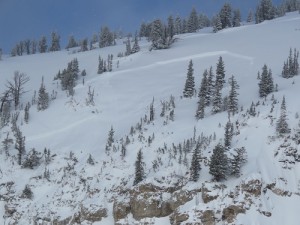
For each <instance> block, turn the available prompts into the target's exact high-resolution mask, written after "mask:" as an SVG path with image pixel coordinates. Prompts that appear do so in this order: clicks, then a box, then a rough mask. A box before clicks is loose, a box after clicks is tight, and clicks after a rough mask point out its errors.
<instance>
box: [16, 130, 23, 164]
mask: <svg viewBox="0 0 300 225" xmlns="http://www.w3.org/2000/svg"><path fill="white" fill-rule="evenodd" d="M14 135H15V138H16V141H15V149H17V151H18V164H19V165H22V159H23V155H24V154H25V136H23V134H22V132H21V130H20V128H19V127H16V128H15V129H14Z"/></svg>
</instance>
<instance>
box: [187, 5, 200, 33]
mask: <svg viewBox="0 0 300 225" xmlns="http://www.w3.org/2000/svg"><path fill="white" fill-rule="evenodd" d="M198 29H199V19H198V13H197V11H196V9H195V8H193V9H192V11H191V13H190V16H189V19H188V22H187V31H188V32H189V33H194V32H196V31H197V30H198Z"/></svg>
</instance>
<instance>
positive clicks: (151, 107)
mask: <svg viewBox="0 0 300 225" xmlns="http://www.w3.org/2000/svg"><path fill="white" fill-rule="evenodd" d="M149 120H150V121H153V120H154V97H153V100H152V102H151V104H150V119H149Z"/></svg>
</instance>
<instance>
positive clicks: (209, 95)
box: [206, 66, 214, 105]
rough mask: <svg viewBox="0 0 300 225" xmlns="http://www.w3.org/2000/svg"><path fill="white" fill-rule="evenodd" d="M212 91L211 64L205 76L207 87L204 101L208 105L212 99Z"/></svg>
mask: <svg viewBox="0 0 300 225" xmlns="http://www.w3.org/2000/svg"><path fill="white" fill-rule="evenodd" d="M213 93H214V72H213V68H212V66H211V67H210V69H209V72H208V77H207V87H206V94H207V95H206V103H207V105H209V104H210V103H211V101H212V96H213Z"/></svg>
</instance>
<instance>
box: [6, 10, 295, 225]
mask: <svg viewBox="0 0 300 225" xmlns="http://www.w3.org/2000/svg"><path fill="white" fill-rule="evenodd" d="M299 40H300V15H299V14H298V13H291V14H288V15H287V16H285V17H282V18H278V19H275V20H272V21H265V22H263V23H261V24H258V25H246V26H242V27H238V28H231V29H225V30H223V31H220V32H218V33H216V34H214V33H211V30H207V29H206V30H201V31H199V32H198V33H195V34H184V35H180V36H178V37H177V41H176V42H175V43H174V44H173V46H172V47H171V48H170V49H168V50H157V51H148V49H149V43H147V42H146V41H145V40H143V41H141V42H140V45H141V51H140V52H138V53H136V54H132V55H129V56H126V57H122V58H117V54H118V53H119V52H124V51H125V45H124V44H123V43H122V41H121V40H120V41H119V44H117V45H116V46H113V47H107V48H102V49H94V50H92V51H88V52H79V53H72V52H71V51H65V50H64V51H60V52H54V53H47V54H36V55H30V56H22V57H13V58H10V57H4V59H3V60H2V61H0V90H1V93H2V92H4V90H5V88H6V87H5V84H6V81H7V80H11V79H12V76H13V74H14V71H20V72H24V73H26V74H27V75H28V76H29V77H30V81H29V82H28V83H27V84H26V85H25V86H24V88H25V89H26V90H28V92H26V93H25V94H24V95H23V97H22V103H23V105H25V104H26V103H27V102H31V99H32V96H33V93H34V91H35V90H36V91H38V89H39V87H40V84H41V80H42V77H44V83H45V86H46V90H47V91H48V92H49V93H51V92H52V91H55V92H57V97H56V99H55V100H53V101H51V102H50V105H49V108H48V109H47V110H45V111H39V112H38V111H37V109H36V105H33V106H32V107H31V108H30V119H29V122H28V124H26V123H25V122H24V119H23V117H24V116H23V115H24V110H21V112H20V116H19V120H18V125H19V126H20V130H21V131H22V133H23V135H24V136H25V137H26V139H25V143H26V151H27V152H29V151H30V150H31V149H32V148H35V149H36V150H37V151H39V152H41V153H44V148H47V149H50V151H51V155H52V156H53V157H52V160H51V162H50V163H49V164H46V163H44V162H42V163H41V165H40V166H38V167H37V168H35V169H33V170H31V169H25V168H21V167H20V166H19V165H18V164H17V160H16V155H17V151H16V150H15V149H14V145H11V146H10V149H9V155H10V156H7V155H6V154H5V152H4V150H3V149H2V148H1V149H2V150H1V155H0V215H1V217H0V221H1V223H3V224H13V221H17V222H16V224H34V221H36V222H37V224H42V222H41V221H42V220H44V224H47V223H46V222H45V221H46V220H49V219H50V221H55V219H56V220H57V221H63V220H64V219H69V220H70V218H73V219H74V218H77V217H78V212H81V214H84V213H83V212H84V211H85V210H87V211H89V210H90V211H93V210H94V211H97V210H99V209H103V210H104V211H105V210H106V211H105V213H104V214H103V217H104V218H102V220H101V221H98V222H94V223H93V224H105V225H107V224H114V222H115V221H114V217H113V216H114V215H113V214H114V211H113V205H114V204H116V202H122V201H124V202H126V201H128V199H131V198H132V196H133V194H132V192H133V190H135V189H134V187H133V181H134V174H135V161H136V156H137V152H138V151H139V150H140V149H142V152H143V157H144V162H145V173H146V178H145V179H144V181H143V182H142V184H144V185H146V184H152V185H155V186H156V187H159V188H161V189H162V191H161V192H160V194H161V201H162V202H163V201H164V200H166V201H167V200H168V199H170V198H171V197H170V196H172V194H173V192H168V191H165V190H166V189H167V188H168V187H169V188H172V187H173V188H174V187H175V189H176V187H178V186H180V188H179V189H178V190H177V189H176V191H180V190H184V191H187V192H188V191H191V193H193V194H192V197H191V199H190V200H189V201H186V202H184V203H183V204H182V206H180V207H178V208H177V211H176V212H178V213H182V214H186V215H189V217H188V219H187V221H186V222H190V223H192V222H197V221H198V222H199V221H200V220H201V219H199V218H200V217H201V215H203V212H204V211H205V210H208V209H209V210H212V211H213V213H214V217H215V218H216V224H224V221H222V215H224V209H225V208H226V207H228V206H230V205H239V206H241V207H242V208H243V209H245V212H244V213H241V214H239V215H238V216H237V218H236V221H235V223H236V224H243V225H246V224H264V225H265V224H272V225H275V224H278V225H279V224H280V225H281V224H289V225H296V224H298V220H297V217H298V208H299V206H300V203H299V202H300V196H299V195H300V194H299V193H300V172H299V171H300V164H299V162H295V164H292V163H287V164H284V163H283V162H282V161H283V160H282V158H284V157H287V156H286V153H285V152H284V151H285V150H286V149H287V148H288V147H293V149H295V150H296V154H298V155H299V154H300V150H299V146H298V144H296V143H295V141H293V140H292V138H293V137H294V136H295V133H296V129H299V125H298V123H299V118H297V116H295V115H296V113H300V103H299V101H298V98H297V96H298V93H299V88H300V78H299V76H296V77H294V78H292V79H284V78H282V77H281V71H282V66H283V62H284V61H285V60H286V58H287V56H288V54H289V49H290V48H297V49H300V42H299ZM108 54H113V55H114V60H113V71H112V72H106V73H103V74H101V75H98V74H97V68H98V56H99V55H100V56H101V57H102V58H106V57H107V55H108ZM219 56H222V57H223V60H224V62H225V70H226V80H227V79H228V78H229V77H230V76H231V75H234V76H235V77H236V79H237V82H238V84H239V86H240V89H239V90H238V92H239V107H242V108H243V111H240V112H239V113H238V114H237V115H235V116H233V117H231V121H232V122H234V123H235V122H236V121H238V124H239V125H240V126H239V128H236V130H238V131H239V132H237V134H236V135H235V136H234V137H233V144H232V148H238V147H245V148H246V150H247V154H248V162H247V163H246V164H245V166H243V168H242V175H241V177H239V178H233V177H229V178H228V179H227V180H225V181H223V182H219V183H217V182H215V183H214V182H211V180H212V176H211V175H210V174H209V173H208V171H209V169H208V162H207V160H208V159H209V157H210V156H211V153H212V149H213V148H214V147H215V145H217V144H218V143H219V142H223V140H222V139H224V126H225V124H226V123H227V121H228V114H227V113H226V112H222V113H218V114H216V115H211V113H210V108H207V110H206V116H205V118H204V119H203V120H199V121H197V120H196V119H195V113H196V109H197V101H198V98H197V97H194V98H191V99H189V98H188V99H186V98H182V91H183V88H184V83H185V80H186V73H187V66H188V62H189V60H193V64H194V75H195V83H196V89H197V91H198V89H199V87H200V81H201V79H202V73H203V71H204V70H205V69H209V67H210V66H213V69H214V71H215V69H216V63H217V61H218V58H219ZM74 58H77V59H78V61H79V67H80V69H81V70H83V69H85V70H86V72H87V76H86V77H85V80H84V82H82V78H80V79H79V80H78V82H77V85H76V87H75V95H74V96H73V97H67V94H66V93H65V92H63V91H61V87H60V83H59V82H58V81H54V80H53V78H54V76H55V75H56V74H57V72H58V71H59V70H63V69H64V68H66V66H67V63H68V62H70V61H71V60H72V59H74ZM264 64H267V65H268V67H269V68H271V69H272V72H273V78H274V83H275V84H278V91H277V92H274V93H273V94H274V99H275V100H277V103H276V104H274V100H273V99H271V95H272V94H271V95H270V96H268V97H267V98H266V99H260V98H259V95H258V82H259V81H258V80H257V72H258V71H261V68H262V66H263V65H264ZM117 65H118V66H117ZM89 87H91V88H92V89H94V90H95V96H94V102H95V104H94V105H89V106H88V105H87V104H86V99H87V97H88V95H87V93H88V89H89ZM228 92H229V86H228V83H226V84H225V87H224V89H223V96H225V95H227V94H228ZM171 95H172V96H174V97H175V105H176V106H175V109H174V113H175V117H174V121H172V120H170V119H169V118H167V117H166V116H164V117H161V116H160V112H161V101H169V99H170V96H171ZM283 96H285V98H286V102H287V115H288V123H289V126H290V128H291V130H292V132H291V134H290V136H289V137H285V138H279V137H277V134H276V131H275V127H276V121H277V119H278V118H279V115H280V102H281V100H282V97H283ZM153 99H154V109H155V118H154V121H151V122H148V121H147V119H146V120H145V121H144V118H145V115H147V117H148V119H149V110H150V105H151V103H152V101H153ZM252 102H254V103H257V102H259V104H257V107H256V111H257V112H258V113H257V115H256V116H254V117H252V116H249V115H248V114H247V112H246V111H247V109H249V108H250V105H251V103H252ZM272 105H274V110H273V111H272V112H270V110H271V107H272ZM168 113H169V112H168ZM141 121H142V122H141ZM271 121H274V122H271ZM138 123H139V124H138ZM137 124H138V125H137ZM139 126H140V127H141V129H140V130H139V129H138V127H139ZM111 127H113V129H114V131H115V134H114V138H115V142H114V146H115V149H111V152H110V154H109V155H107V154H106V152H105V145H106V142H107V138H108V132H109V130H110V129H111ZM131 127H134V129H133V130H134V132H133V133H132V134H130V129H131ZM8 132H9V136H10V138H14V137H13V134H12V131H11V125H9V126H5V127H3V128H2V129H1V132H0V138H1V141H3V140H4V139H5V138H6V136H7V133H8ZM153 134H154V140H153V141H152V142H151V143H150V144H149V143H148V139H149V137H150V138H152V137H153ZM126 136H128V139H129V140H130V143H129V144H127V146H126V156H125V157H121V145H122V143H124V142H125V140H126ZM194 136H195V137H196V139H197V138H198V136H200V138H202V139H205V140H206V144H205V145H204V147H203V149H202V156H203V160H202V162H201V166H202V170H201V172H200V179H199V181H198V182H191V181H188V179H189V170H190V169H189V168H190V163H191V157H192V152H188V153H187V154H186V158H185V160H183V161H185V162H184V163H182V162H181V163H179V162H180V159H179V158H180V154H179V153H178V152H177V153H174V151H173V150H174V148H173V145H175V146H177V145H178V144H179V143H183V142H185V141H186V140H188V139H190V138H193V137H194ZM214 136H215V137H216V138H214ZM172 149H173V150H172ZM70 152H72V153H73V155H72V154H70ZM89 154H91V156H92V157H93V159H94V161H95V165H90V164H88V163H87V159H88V157H89ZM70 155H72V156H70ZM75 158H76V159H75ZM299 160H300V157H299ZM155 161H156V162H159V163H158V164H159V166H158V168H157V169H153V163H154V162H155ZM45 170H49V173H50V177H49V179H48V180H47V179H45V178H43V176H44V172H45ZM252 181H255V182H257V183H256V186H255V185H254V186H255V187H256V188H257V187H258V189H259V190H260V191H261V193H260V194H259V195H257V196H256V195H251V194H249V193H251V191H249V190H248V192H247V188H249V186H251V185H250V184H251V182H252ZM220 184H224V185H225V186H224V187H222V188H218V187H217V186H218V185H220ZM26 185H29V186H30V187H31V189H32V191H33V195H34V196H33V198H32V199H31V200H29V199H24V198H22V197H21V195H22V191H23V189H24V187H25V186H26ZM215 185H217V186H215ZM247 185H248V186H247ZM204 186H207V188H208V189H209V190H211V194H214V193H216V196H217V198H216V199H215V200H212V201H210V202H208V203H204V202H203V198H201V197H200V195H201V192H200V191H199V190H201V188H202V193H203V192H204V191H203V190H204V188H203V187H204ZM255 187H254V188H253V189H254V190H255ZM129 190H131V191H129ZM197 190H198V191H197ZM251 190H252V189H251ZM197 193H198V194H197ZM199 193H200V195H199ZM248 194H249V195H248ZM131 201H132V200H130V203H131ZM93 208H94V209H93ZM132 208H133V206H132V205H131V210H133V209H132ZM83 209H84V210H83ZM9 212H11V214H10V213H9ZM130 212H131V213H129V214H128V215H127V217H126V219H125V220H123V222H124V221H125V222H126V221H127V222H128V223H129V224H134V222H133V221H134V219H133V218H132V211H130ZM76 213H77V214H76ZM100 214H101V213H100ZM105 214H106V215H105ZM2 215H3V217H2ZM199 215H200V217H198V216H199ZM79 217H80V216H79ZM82 218H85V217H82ZM223 219H224V218H223ZM74 220H75V219H74ZM66 221H68V220H66ZM66 221H65V224H68V223H67V222H66ZM121 221H122V220H121ZM142 221H144V222H147V221H150V222H152V224H164V225H167V224H170V220H169V217H168V216H162V217H161V218H151V219H147V218H143V219H142ZM38 222H40V223H38ZM73 223H75V222H73ZM90 223H92V222H90ZM49 224H50V222H49ZM61 224H64V223H63V222H61ZM82 224H89V222H87V220H85V221H82Z"/></svg>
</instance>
